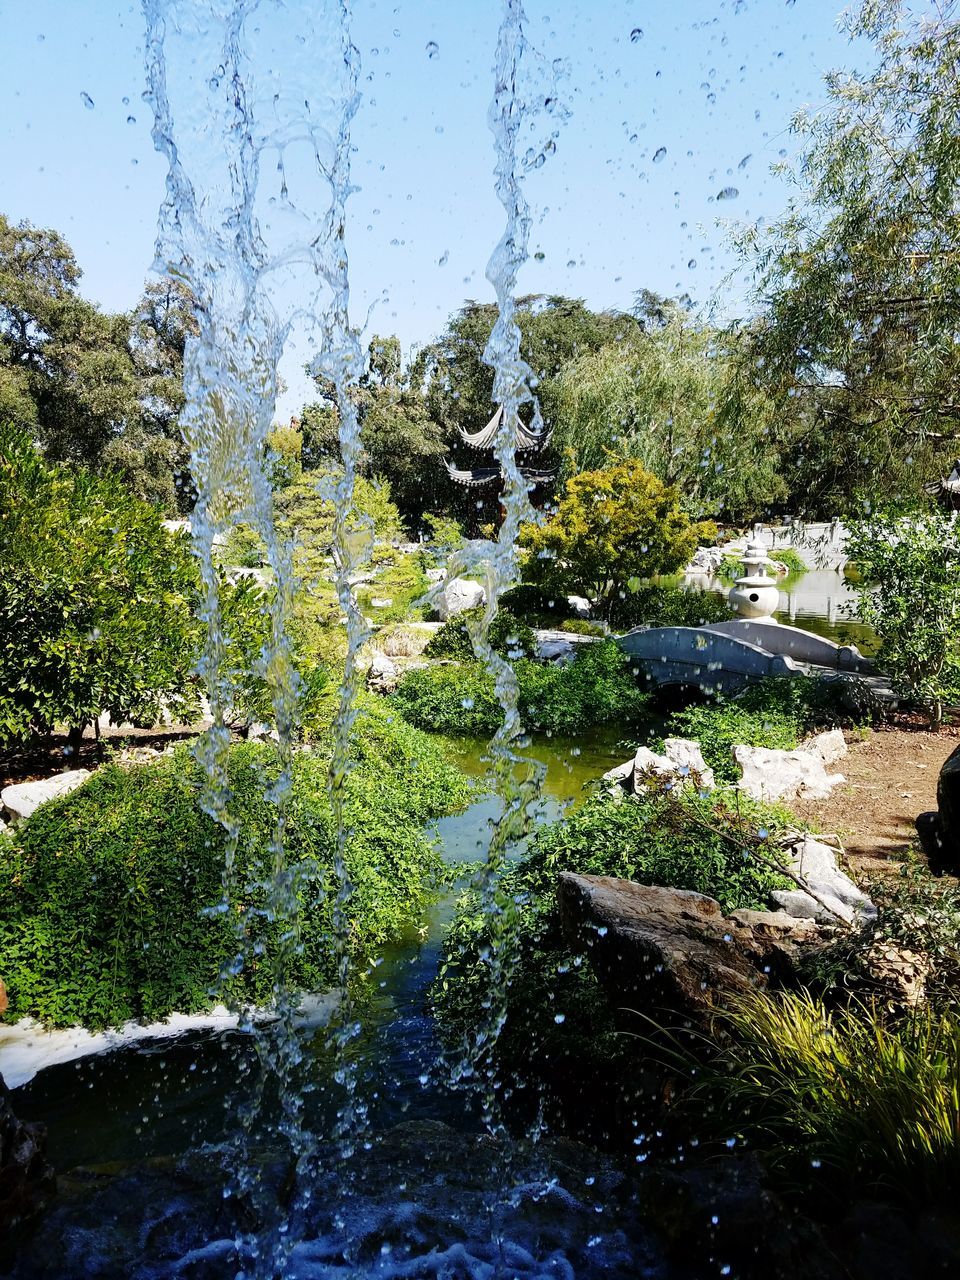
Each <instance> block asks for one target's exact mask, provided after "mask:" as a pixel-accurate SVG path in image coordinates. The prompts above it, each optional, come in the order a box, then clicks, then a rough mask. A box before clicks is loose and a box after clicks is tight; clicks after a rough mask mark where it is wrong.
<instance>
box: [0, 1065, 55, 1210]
mask: <svg viewBox="0 0 960 1280" xmlns="http://www.w3.org/2000/svg"><path fill="white" fill-rule="evenodd" d="M46 1136H47V1135H46V1130H45V1128H44V1127H43V1125H37V1124H24V1123H23V1122H22V1121H20V1120H18V1119H17V1117H16V1115H15V1113H14V1110H13V1107H12V1106H11V1104H10V1090H9V1089H8V1088H7V1086H6V1085H5V1084H4V1082H3V1076H0V1234H2V1233H3V1232H5V1231H9V1230H11V1229H12V1228H13V1227H16V1226H17V1225H18V1224H19V1223H21V1222H24V1221H26V1220H27V1219H28V1218H31V1217H33V1215H34V1214H36V1213H38V1212H39V1211H40V1210H41V1209H42V1208H43V1206H44V1205H45V1204H46V1203H47V1201H48V1200H49V1198H50V1196H51V1195H52V1194H53V1191H54V1186H55V1180H54V1175H53V1169H52V1168H51V1167H50V1165H49V1164H48V1163H47V1160H46V1156H45V1154H44V1151H45V1147H46Z"/></svg>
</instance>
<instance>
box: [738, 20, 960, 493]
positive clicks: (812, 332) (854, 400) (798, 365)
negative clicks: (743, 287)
mask: <svg viewBox="0 0 960 1280" xmlns="http://www.w3.org/2000/svg"><path fill="white" fill-rule="evenodd" d="M932 8H933V9H934V10H935V12H931V6H907V5H905V4H903V3H900V2H899V0H869V3H860V4H859V5H856V6H853V7H852V8H851V11H850V13H849V14H848V15H847V18H846V25H847V29H848V31H849V33H850V35H851V36H852V37H853V38H862V39H865V40H866V41H869V42H870V44H871V46H872V47H871V48H869V49H868V50H867V51H866V54H865V63H866V65H867V66H868V68H869V70H868V72H867V73H865V74H862V73H857V72H832V73H831V74H829V75H828V76H827V78H826V95H825V96H826V102H825V105H824V106H822V107H820V108H818V109H817V110H815V111H811V110H808V111H803V112H801V113H799V114H798V115H797V116H796V117H795V119H794V121H793V131H794V133H795V134H797V135H798V137H799V139H800V140H801V148H802V150H801V156H800V162H799V164H798V166H797V167H796V170H795V171H788V170H786V169H785V170H784V171H785V174H786V176H787V177H788V178H789V179H790V180H791V181H792V182H793V184H794V185H795V187H796V188H797V194H796V196H795V198H794V199H793V200H792V201H791V203H790V205H789V207H788V210H787V212H786V214H785V215H784V217H782V218H781V219H779V220H777V221H774V222H769V223H768V224H767V225H766V226H765V227H763V228H761V227H760V226H755V227H751V228H748V229H747V230H745V231H742V232H741V233H740V235H739V237H738V240H739V246H740V248H741V250H742V251H743V253H744V256H745V258H746V259H747V260H748V261H750V262H751V263H752V264H753V265H754V267H755V272H756V282H757V288H756V297H757V299H758V301H760V302H761V304H762V306H763V313H762V315H761V317H760V318H759V319H758V321H757V322H755V323H754V324H753V325H752V326H751V327H750V329H749V330H748V331H747V332H745V333H744V335H743V351H742V356H743V364H744V379H745V381H746V382H747V383H749V384H750V385H751V386H752V387H754V388H755V389H757V390H760V391H762V392H764V393H765V394H766V395H768V396H769V397H770V398H771V399H772V401H773V402H774V404H775V406H776V416H777V418H778V419H780V420H781V421H782V422H783V423H784V424H786V429H785V430H783V429H781V435H782V437H783V440H782V453H783V470H784V475H785V478H786V480H787V483H788V490H789V492H791V493H793V494H797V495H800V496H801V500H802V502H803V504H804V508H805V510H806V511H808V512H810V513H811V514H814V513H820V514H823V515H825V516H832V515H835V514H837V512H838V511H842V510H847V511H851V512H855V511H856V510H857V508H858V507H859V505H860V502H859V500H860V498H861V497H863V496H868V497H869V498H871V499H872V500H873V501H874V502H882V501H890V500H895V499H896V498H898V497H901V496H906V495H912V496H916V497H919V496H921V494H922V489H923V486H924V485H925V484H926V483H928V482H929V481H930V480H931V479H934V478H935V477H937V476H938V475H945V474H946V473H947V472H948V471H949V468H950V465H951V463H952V462H953V459H954V457H955V455H956V440H957V438H958V431H960V416H958V415H960V410H958V404H957V396H956V386H957V382H958V374H960V346H958V343H957V339H956V335H957V331H958V326H960V252H958V250H960V220H958V218H957V212H956V211H957V208H958V203H960V129H958V127H957V120H958V118H960V82H958V77H957V70H956V69H957V59H958V57H960V21H958V19H957V8H956V4H955V3H954V0H948V2H947V3H945V4H937V5H935V6H933V7H932Z"/></svg>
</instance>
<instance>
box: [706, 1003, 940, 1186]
mask: <svg viewBox="0 0 960 1280" xmlns="http://www.w3.org/2000/svg"><path fill="white" fill-rule="evenodd" d="M718 1018H719V1022H720V1025H721V1027H722V1028H723V1030H724V1031H725V1032H726V1033H727V1035H728V1036H729V1041H728V1043H727V1044H726V1046H725V1047H724V1048H723V1049H722V1050H721V1052H720V1053H719V1055H717V1056H716V1057H715V1058H713V1059H712V1061H711V1062H710V1063H709V1064H708V1065H707V1066H706V1068H705V1069H701V1073H700V1074H701V1075H702V1076H703V1078H702V1080H701V1082H700V1083H699V1084H698V1085H697V1086H696V1087H695V1088H694V1090H693V1091H692V1095H691V1096H689V1097H688V1104H689V1105H690V1106H691V1107H693V1108H695V1110H696V1114H697V1115H698V1117H700V1116H703V1115H713V1117H714V1119H713V1122H712V1124H713V1125H717V1126H719V1127H720V1129H721V1131H722V1132H723V1135H724V1137H727V1136H728V1135H729V1134H730V1133H731V1132H734V1133H736V1134H737V1135H738V1136H739V1137H741V1138H744V1139H746V1140H747V1141H748V1142H749V1143H751V1144H752V1145H756V1146H758V1147H760V1148H761V1149H762V1150H763V1151H764V1152H765V1153H766V1155H767V1159H768V1160H769V1162H770V1163H771V1164H772V1165H773V1166H774V1167H775V1168H777V1169H779V1171H780V1172H781V1174H782V1175H784V1176H785V1177H786V1178H787V1179H788V1181H789V1182H791V1183H792V1184H793V1185H795V1186H796V1187H798V1188H799V1189H801V1190H808V1189H816V1190H818V1191H819V1192H821V1193H833V1194H837V1193H839V1194H841V1195H843V1194H846V1193H847V1192H848V1191H849V1188H850V1187H851V1186H856V1187H857V1189H858V1191H860V1192H861V1193H863V1192H866V1193H881V1194H893V1195H894V1196H896V1197H898V1198H901V1199H903V1200H906V1201H914V1202H916V1201H922V1202H927V1201H928V1200H930V1199H935V1200H940V1201H951V1202H952V1201H953V1200H954V1199H955V1197H956V1194H957V1191H958V1190H960V1020H958V1018H957V1017H956V1016H955V1015H953V1014H944V1015H937V1014H936V1013H934V1012H933V1011H931V1010H929V1009H927V1010H924V1011H921V1012H918V1013H914V1014H912V1015H911V1016H909V1017H908V1018H906V1019H904V1020H902V1021H900V1022H897V1023H895V1024H888V1023H887V1022H885V1021H884V1020H883V1018H882V1016H879V1015H878V1013H877V1011H876V1009H874V1008H873V1007H872V1006H867V1005H851V1006H848V1007H847V1008H846V1009H844V1010H842V1011H839V1012H837V1011H835V1012H830V1011H828V1010H827V1009H826V1008H825V1006H824V1005H823V1004H822V1003H821V1002H820V1001H818V1000H816V999H815V998H813V997H812V996H811V995H809V994H808V993H806V992H803V993H789V992H785V993H781V994H778V995H776V996H768V995H765V994H763V993H753V994H749V995H745V996H743V997H741V998H738V999H737V1000H736V1001H735V1002H733V1003H732V1004H731V1005H730V1006H728V1007H727V1008H726V1009H724V1010H722V1011H720V1012H719V1014H718ZM704 1072H705V1074H704ZM705 1100H706V1101H707V1104H708V1105H707V1106H706V1107H704V1106H703V1103H704V1101H705ZM711 1108H712V1109H711Z"/></svg>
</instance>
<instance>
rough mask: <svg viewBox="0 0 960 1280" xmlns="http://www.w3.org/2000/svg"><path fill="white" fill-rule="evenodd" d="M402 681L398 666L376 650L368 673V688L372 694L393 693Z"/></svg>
mask: <svg viewBox="0 0 960 1280" xmlns="http://www.w3.org/2000/svg"><path fill="white" fill-rule="evenodd" d="M399 679H400V672H399V671H398V670H397V664H396V663H395V662H394V661H393V659H392V658H388V657H387V655H386V654H385V653H383V652H381V650H379V649H376V650H374V653H373V656H372V658H371V659H370V667H369V669H368V671H367V688H368V689H369V690H370V691H371V693H393V691H394V689H396V687H397V681H398V680H399Z"/></svg>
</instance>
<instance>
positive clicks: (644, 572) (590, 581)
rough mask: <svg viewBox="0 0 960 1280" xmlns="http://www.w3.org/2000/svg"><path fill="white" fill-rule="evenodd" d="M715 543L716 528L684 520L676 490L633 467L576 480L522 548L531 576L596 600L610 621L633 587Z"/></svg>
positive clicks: (527, 530) (528, 529) (529, 529)
mask: <svg viewBox="0 0 960 1280" xmlns="http://www.w3.org/2000/svg"><path fill="white" fill-rule="evenodd" d="M715 536H716V528H715V526H714V525H712V524H706V523H703V524H694V523H693V522H692V521H691V520H690V519H689V517H688V516H687V515H686V514H685V513H684V512H683V510H682V509H681V506H680V499H679V494H678V493H677V490H676V489H674V488H672V487H671V486H670V485H665V484H663V482H662V481H660V480H658V479H657V477H656V476H654V475H651V473H650V472H649V471H647V470H646V468H645V467H644V466H643V465H642V464H641V463H640V462H638V461H637V460H636V459H629V460H627V461H624V462H619V463H616V464H615V465H613V466H609V467H603V468H601V469H599V470H596V471H582V472H581V473H580V474H579V475H576V476H572V477H571V478H570V479H569V480H568V481H567V484H566V490H565V493H564V495H563V497H562V498H561V500H560V503H559V505H558V507H557V509H556V512H555V513H554V514H553V515H552V516H551V517H550V518H549V519H548V520H547V521H546V522H545V523H544V524H542V525H526V526H524V529H523V534H522V541H523V545H524V546H525V547H526V548H527V550H528V551H529V552H530V553H531V561H530V569H531V575H532V576H534V577H535V578H537V579H539V580H540V581H542V582H543V583H544V584H546V585H549V586H550V587H552V588H553V589H554V590H557V591H561V592H569V591H572V592H579V593H582V594H584V595H586V596H588V597H590V598H591V599H593V600H595V601H596V602H597V604H598V605H599V607H600V608H601V610H602V611H603V613H604V615H605V616H607V615H609V613H610V610H611V607H612V605H613V602H614V601H615V600H616V599H617V598H618V597H619V596H623V595H626V593H627V592H628V591H629V590H630V588H631V586H634V585H636V584H637V583H638V582H639V581H640V580H642V579H644V578H650V577H653V576H654V575H655V574H661V573H673V572H675V571H676V570H677V569H679V568H680V567H681V566H682V565H683V564H685V563H686V562H687V561H688V560H689V559H690V557H691V555H692V554H693V552H694V550H695V549H696V547H697V544H698V542H700V541H703V540H707V539H712V538H714V537H715Z"/></svg>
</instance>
